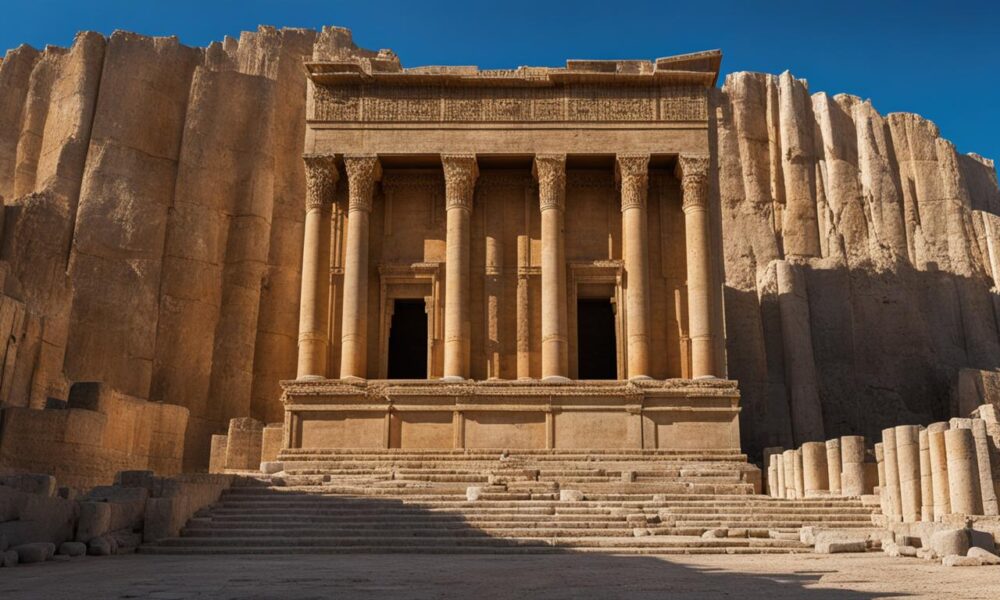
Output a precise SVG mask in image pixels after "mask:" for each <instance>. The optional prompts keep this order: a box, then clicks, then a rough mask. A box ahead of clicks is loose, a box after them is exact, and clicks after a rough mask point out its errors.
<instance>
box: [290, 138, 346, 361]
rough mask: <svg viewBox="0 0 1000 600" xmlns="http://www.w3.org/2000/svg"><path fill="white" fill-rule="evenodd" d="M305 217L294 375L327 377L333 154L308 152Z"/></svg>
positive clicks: (335, 172) (334, 165)
mask: <svg viewBox="0 0 1000 600" xmlns="http://www.w3.org/2000/svg"><path fill="white" fill-rule="evenodd" d="M302 160H303V161H304V162H305V167H306V219H305V235H304V240H303V245H302V294H301V295H300V297H299V302H300V303H299V356H298V368H297V370H296V377H298V378H299V379H314V378H322V377H326V375H327V374H326V355H327V344H328V343H329V340H328V339H327V329H328V322H327V321H328V319H327V314H328V313H329V306H330V295H329V294H328V293H327V292H328V290H329V287H328V286H327V281H328V280H329V277H330V218H329V210H330V205H331V204H332V202H333V195H334V192H335V190H336V188H337V179H338V178H339V174H338V173H337V164H336V160H335V158H334V157H333V156H330V155H320V154H307V155H305V156H303V157H302Z"/></svg>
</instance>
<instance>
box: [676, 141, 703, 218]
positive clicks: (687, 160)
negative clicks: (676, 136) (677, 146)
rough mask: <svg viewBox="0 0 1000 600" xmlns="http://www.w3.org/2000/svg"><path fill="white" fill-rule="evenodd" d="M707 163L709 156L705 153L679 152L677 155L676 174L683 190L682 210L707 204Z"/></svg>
mask: <svg viewBox="0 0 1000 600" xmlns="http://www.w3.org/2000/svg"><path fill="white" fill-rule="evenodd" d="M708 165H709V158H708V156H707V155H705V154H681V155H680V156H679V157H677V176H678V177H679V178H680V180H681V189H682V190H683V192H684V200H683V202H682V208H683V209H684V210H689V209H692V208H699V207H700V208H704V207H706V206H708Z"/></svg>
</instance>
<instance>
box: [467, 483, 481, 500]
mask: <svg viewBox="0 0 1000 600" xmlns="http://www.w3.org/2000/svg"><path fill="white" fill-rule="evenodd" d="M482 493H483V488H481V487H479V486H476V485H470V486H469V487H467V488H465V499H466V500H468V501H469V502H475V501H476V500H479V496H480V495H482Z"/></svg>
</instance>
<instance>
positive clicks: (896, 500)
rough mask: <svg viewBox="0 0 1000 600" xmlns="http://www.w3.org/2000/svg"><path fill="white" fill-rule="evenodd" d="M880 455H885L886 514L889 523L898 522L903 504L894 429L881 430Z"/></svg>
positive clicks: (884, 492) (901, 514)
mask: <svg viewBox="0 0 1000 600" xmlns="http://www.w3.org/2000/svg"><path fill="white" fill-rule="evenodd" d="M882 453H883V454H884V455H885V489H884V490H882V493H883V494H885V500H886V509H887V511H886V513H885V516H887V517H889V520H890V521H899V520H900V519H901V518H902V516H903V502H902V499H901V498H900V497H899V460H898V458H897V455H896V429H895V428H894V427H889V428H887V429H883V430H882Z"/></svg>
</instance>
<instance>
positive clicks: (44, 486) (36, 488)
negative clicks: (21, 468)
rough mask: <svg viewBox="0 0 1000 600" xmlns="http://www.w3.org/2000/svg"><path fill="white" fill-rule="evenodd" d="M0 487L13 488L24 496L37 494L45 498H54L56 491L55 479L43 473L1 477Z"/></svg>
mask: <svg viewBox="0 0 1000 600" xmlns="http://www.w3.org/2000/svg"><path fill="white" fill-rule="evenodd" d="M0 486H5V487H9V488H13V489H15V490H18V491H20V492H24V493H26V494H38V495H40V496H46V497H52V496H55V495H56V491H57V490H58V486H57V485H56V478H55V477H53V476H51V475H45V474H43V473H21V474H18V475H3V476H0Z"/></svg>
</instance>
